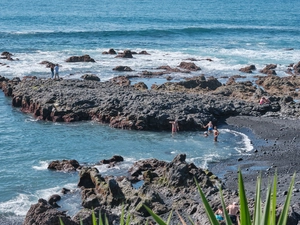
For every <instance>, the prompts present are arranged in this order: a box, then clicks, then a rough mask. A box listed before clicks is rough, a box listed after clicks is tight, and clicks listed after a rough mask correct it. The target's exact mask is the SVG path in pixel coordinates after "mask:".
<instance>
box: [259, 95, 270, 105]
mask: <svg viewBox="0 0 300 225" xmlns="http://www.w3.org/2000/svg"><path fill="white" fill-rule="evenodd" d="M270 103H271V102H270V100H269V99H268V98H266V97H264V96H263V97H262V98H261V99H260V100H259V104H260V105H263V104H270Z"/></svg>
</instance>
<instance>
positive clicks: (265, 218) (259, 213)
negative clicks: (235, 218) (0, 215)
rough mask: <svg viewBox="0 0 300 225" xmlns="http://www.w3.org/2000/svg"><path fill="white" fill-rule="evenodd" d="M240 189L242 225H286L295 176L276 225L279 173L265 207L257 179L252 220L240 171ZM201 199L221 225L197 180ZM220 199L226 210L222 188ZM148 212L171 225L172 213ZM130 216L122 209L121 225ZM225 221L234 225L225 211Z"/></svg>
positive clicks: (213, 221)
mask: <svg viewBox="0 0 300 225" xmlns="http://www.w3.org/2000/svg"><path fill="white" fill-rule="evenodd" d="M238 174H239V175H238V187H239V199H240V221H239V222H240V223H239V224H241V225H286V222H287V218H288V210H289V206H290V201H291V196H292V189H293V187H294V182H295V176H296V175H295V174H294V175H293V177H292V181H291V183H290V187H289V190H288V193H287V197H286V200H285V203H284V206H283V210H282V211H281V214H280V217H279V219H278V221H277V224H276V193H277V173H275V176H274V179H273V184H272V185H270V184H269V185H268V189H267V195H266V201H265V203H264V205H263V204H262V201H261V191H260V189H261V176H259V177H258V178H257V182H256V195H255V204H254V213H253V217H252V219H251V216H250V211H249V208H248V202H247V197H246V192H245V187H244V181H243V176H242V172H241V171H240V170H239V173H238ZM195 182H196V185H197V188H198V191H199V194H200V197H201V199H202V202H203V205H204V208H205V211H206V214H207V217H208V219H209V221H210V224H211V225H219V224H220V223H219V221H218V220H217V218H216V217H215V214H214V212H213V210H212V208H211V207H210V205H209V202H208V200H207V199H206V197H205V195H204V193H203V191H202V190H201V187H200V186H199V184H198V182H197V180H195ZM220 198H221V203H222V207H223V209H225V208H226V205H225V202H224V197H223V193H222V190H221V188H220ZM144 207H145V208H146V210H147V211H148V212H149V214H150V215H151V216H152V217H153V219H154V220H155V221H156V222H157V223H158V224H159V225H169V224H170V222H171V217H172V213H173V212H172V211H171V212H170V214H169V216H168V218H167V221H164V220H163V219H162V218H161V217H159V216H158V215H157V214H155V213H154V212H153V211H152V210H151V209H150V208H149V207H147V206H145V205H144ZM176 213H177V215H178V218H179V221H180V222H181V224H182V225H186V222H185V221H184V220H183V218H182V217H181V215H180V214H179V213H178V212H177V211H176ZM104 218H105V219H104V220H102V216H101V215H99V221H98V225H109V222H108V219H107V217H106V216H104ZM130 219H131V217H130V214H128V216H127V218H126V221H125V212H124V207H123V208H122V214H121V218H120V225H129V224H130ZM188 219H189V222H190V224H192V225H194V224H195V223H194V222H193V221H192V219H191V218H188ZM224 219H225V223H226V225H232V222H231V219H230V217H229V215H228V213H227V212H226V210H225V211H224ZM59 220H60V224H61V225H64V224H63V222H62V220H61V219H60V218H59ZM92 223H93V225H97V218H96V216H95V213H94V211H92ZM80 224H81V225H83V223H82V221H80Z"/></svg>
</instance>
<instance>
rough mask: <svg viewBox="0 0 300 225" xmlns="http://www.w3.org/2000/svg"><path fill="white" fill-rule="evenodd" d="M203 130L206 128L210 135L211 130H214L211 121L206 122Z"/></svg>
mask: <svg viewBox="0 0 300 225" xmlns="http://www.w3.org/2000/svg"><path fill="white" fill-rule="evenodd" d="M203 128H207V131H208V132H209V133H212V131H213V129H214V125H213V123H212V122H211V121H209V122H208V124H206V126H203Z"/></svg>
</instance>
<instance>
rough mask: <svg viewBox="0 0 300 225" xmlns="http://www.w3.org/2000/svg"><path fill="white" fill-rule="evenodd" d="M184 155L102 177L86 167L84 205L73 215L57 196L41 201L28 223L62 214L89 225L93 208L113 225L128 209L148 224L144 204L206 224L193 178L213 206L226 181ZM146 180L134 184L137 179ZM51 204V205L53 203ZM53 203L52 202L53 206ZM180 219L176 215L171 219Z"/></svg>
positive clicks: (232, 195) (81, 183)
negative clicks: (62, 208)
mask: <svg viewBox="0 0 300 225" xmlns="http://www.w3.org/2000/svg"><path fill="white" fill-rule="evenodd" d="M185 159H186V155H183V154H182V155H177V156H176V157H175V158H174V160H173V161H172V162H170V163H167V162H164V161H159V160H157V159H148V160H141V161H138V162H136V163H135V164H134V165H133V166H132V167H131V168H130V169H129V171H128V174H129V175H128V176H127V177H125V176H123V177H111V176H108V177H103V176H102V175H101V174H100V173H99V171H98V170H97V169H96V168H95V167H83V168H82V169H81V170H80V172H79V182H78V187H80V188H81V197H82V206H83V209H81V210H80V211H79V212H78V213H77V214H76V215H75V216H74V217H73V218H72V219H71V218H70V217H68V216H67V215H66V214H65V213H64V212H61V211H59V209H57V205H56V201H59V200H60V197H59V196H57V195H54V196H51V198H50V199H49V201H48V202H47V201H46V200H43V199H40V200H39V202H38V203H37V204H35V205H32V206H31V208H30V209H29V211H28V213H27V215H26V219H25V222H24V225H29V224H33V222H34V223H35V224H36V225H39V224H59V223H58V218H59V217H60V218H62V220H63V221H64V223H65V225H68V224H79V220H80V219H82V220H83V221H86V223H84V224H90V223H91V221H92V219H91V213H92V210H94V212H95V213H96V216H98V215H99V212H100V213H101V214H102V215H103V214H106V216H107V218H108V220H109V221H110V223H111V224H119V222H120V221H119V220H120V214H121V211H122V208H123V207H124V208H125V209H126V210H125V211H126V213H130V214H131V215H132V216H133V217H132V218H134V219H132V224H145V223H146V220H147V219H150V221H151V216H150V215H149V213H148V212H147V210H146V209H145V208H144V205H146V206H148V207H150V208H151V209H152V210H153V211H154V212H155V213H156V214H158V215H159V216H161V217H162V218H164V219H167V217H168V215H169V213H170V212H171V211H172V210H173V211H174V210H176V211H178V212H179V213H180V214H181V216H182V217H183V218H185V220H186V221H188V220H187V216H189V217H191V218H192V219H193V220H194V221H200V223H201V224H203V222H207V217H206V215H205V213H204V208H203V206H202V204H200V203H201V200H200V195H199V192H198V189H197V185H196V183H195V180H196V181H197V183H198V184H199V185H200V187H201V189H202V190H203V192H204V193H205V195H206V196H207V198H208V199H210V201H211V204H212V207H217V206H218V205H219V204H220V200H219V193H218V190H219V189H218V187H219V186H220V185H221V186H222V183H221V182H220V180H219V179H218V178H217V177H216V176H214V175H213V174H212V173H211V172H209V171H206V170H203V169H200V168H198V167H196V166H195V165H194V164H193V163H187V162H186V161H185ZM137 181H139V182H142V184H141V185H140V187H138V188H135V187H134V186H133V183H134V182H137ZM224 196H225V200H226V201H228V202H230V201H232V200H233V199H237V195H236V194H235V193H231V192H229V191H224ZM50 203H52V205H51V204H50ZM53 203H54V204H53ZM173 220H174V222H175V221H178V217H177V216H176V215H174V216H173V217H172V221H173Z"/></svg>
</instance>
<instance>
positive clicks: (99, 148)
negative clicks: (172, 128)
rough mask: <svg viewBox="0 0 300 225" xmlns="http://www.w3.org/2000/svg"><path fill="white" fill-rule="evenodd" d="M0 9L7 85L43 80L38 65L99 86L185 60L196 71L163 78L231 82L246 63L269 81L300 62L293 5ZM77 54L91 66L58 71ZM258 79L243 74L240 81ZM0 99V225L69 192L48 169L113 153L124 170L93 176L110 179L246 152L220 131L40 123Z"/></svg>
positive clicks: (81, 4) (92, 3) (32, 5)
mask: <svg viewBox="0 0 300 225" xmlns="http://www.w3.org/2000/svg"><path fill="white" fill-rule="evenodd" d="M0 8H1V13H0V43H1V45H0V46H1V49H0V51H1V52H2V51H9V52H11V53H13V54H14V55H13V58H14V59H18V60H14V61H7V60H5V59H0V63H1V64H0V75H2V76H6V77H8V78H12V77H15V76H18V77H23V76H26V75H36V76H38V77H41V78H49V77H50V70H49V68H45V66H44V65H41V64H40V62H42V61H44V60H48V61H51V62H54V63H59V64H60V65H61V67H60V71H61V76H62V77H63V78H64V79H72V78H79V77H80V76H81V75H82V74H84V73H94V74H97V75H98V76H99V77H100V78H101V80H107V79H109V78H111V77H114V76H118V75H124V73H116V72H115V71H113V70H112V69H113V68H114V67H116V66H119V65H124V66H125V65H126V66H130V67H131V68H132V69H133V70H134V71H133V72H128V73H126V75H135V74H137V73H139V72H141V71H144V70H155V68H157V67H159V66H162V65H169V66H171V67H176V66H178V65H179V64H180V62H182V61H185V60H186V59H187V58H196V59H198V60H199V61H195V64H196V65H198V66H200V67H201V68H202V70H201V71H200V72H193V73H191V74H176V73H175V74H172V76H174V78H175V79H178V80H179V79H182V78H183V77H186V76H194V75H199V74H205V75H206V76H215V77H217V78H220V77H221V76H224V75H235V74H239V72H238V69H240V68H241V67H244V66H247V65H250V64H254V65H256V67H257V68H258V70H259V69H261V68H263V67H264V66H265V64H269V63H276V64H277V65H278V67H277V69H276V72H277V74H278V75H279V76H286V74H285V70H286V66H287V65H289V64H290V63H295V62H298V61H299V59H300V50H299V49H300V39H299V36H300V27H299V22H300V17H299V12H298V11H297V9H299V8H300V2H299V1H298V0H291V1H288V2H286V1H278V0H277V1H270V0H267V1H264V2H261V1H258V0H254V1H250V0H246V1H242V2H240V1H237V0H233V1H230V2H225V1H221V0H212V1H196V0H195V1H193V0H191V1H183V0H178V1H171V0H165V1H163V2H161V1H157V2H155V1H148V0H142V1H136V0H129V1H122V0H116V1H108V0H104V1H96V0H89V1H86V0H81V1H79V0H72V1H70V0H64V1H59V0H52V1H39V0H25V1H19V0H1V1H0ZM110 48H114V49H115V50H116V51H118V52H121V51H123V50H125V49H131V50H133V51H137V52H139V51H142V50H146V51H147V52H149V53H150V54H151V55H134V58H133V59H129V60H126V59H125V60H124V59H121V58H114V56H110V55H103V54H102V52H103V51H107V50H108V49H110ZM83 54H89V55H90V56H91V57H92V58H94V59H95V60H96V63H71V64H70V63H66V62H65V59H67V58H68V57H70V56H72V55H83ZM207 58H209V59H212V61H208V60H205V59H207ZM257 73H258V72H257V71H256V72H254V74H247V75H246V76H247V79H248V80H253V79H254V78H253V76H255V75H257ZM164 79H165V77H163V76H162V77H161V78H160V79H157V80H156V81H157V82H163V81H164ZM220 80H222V79H220ZM147 84H148V86H149V85H151V80H147ZM0 99H1V100H0V158H1V165H0V223H1V224H22V220H23V219H24V217H25V214H26V212H27V210H28V209H29V207H30V205H31V204H34V203H36V202H37V200H38V199H39V198H45V199H47V198H48V197H49V196H50V195H51V194H53V193H59V190H60V189H61V188H62V187H69V188H71V189H73V190H76V183H77V181H78V174H77V173H71V174H69V173H57V172H53V171H48V170H47V165H48V163H49V162H50V161H52V160H62V159H76V160H78V161H79V162H80V163H84V164H86V165H94V164H96V163H97V162H98V161H100V160H102V159H104V158H106V159H107V158H110V157H112V156H113V155H115V154H119V155H122V156H123V157H124V158H125V162H124V163H123V164H121V165H119V166H118V167H116V168H113V169H108V168H106V167H98V168H99V170H100V171H101V173H103V174H115V175H118V174H123V173H124V171H126V170H127V169H128V167H129V166H130V165H131V164H132V163H133V162H134V161H136V160H138V159H145V158H153V157H155V158H158V159H160V160H166V161H170V160H172V159H173V158H174V157H175V156H176V155H177V154H179V153H185V154H187V161H189V162H194V163H195V164H196V165H197V166H201V167H207V165H208V164H209V163H212V162H218V161H220V160H226V159H228V158H231V157H233V156H236V155H239V154H248V151H251V149H252V148H253V146H252V145H251V142H250V140H249V138H248V137H247V136H246V135H244V134H242V133H239V132H236V131H233V130H228V129H226V128H225V127H220V129H219V130H220V133H221V134H220V137H219V142H218V143H214V142H213V140H212V139H213V138H212V136H210V137H208V138H205V137H203V136H202V135H201V134H200V133H193V132H179V133H178V134H175V135H172V134H171V132H136V131H125V130H117V129H112V128H110V127H109V126H106V125H102V124H98V123H96V122H82V123H72V124H62V123H49V122H43V121H36V120H35V119H34V118H32V117H31V116H30V115H26V114H23V113H21V112H19V110H18V109H15V108H12V107H11V99H9V98H6V97H4V95H3V93H2V92H1V93H0ZM76 194H78V191H75V194H74V195H72V196H70V198H69V199H65V200H64V201H63V202H62V203H61V204H62V205H63V208H62V209H63V210H64V209H67V210H68V211H69V213H70V214H72V213H73V212H74V211H76V209H77V208H78V207H79V203H78V202H77V201H78V200H77V198H76V197H75V196H76Z"/></svg>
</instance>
